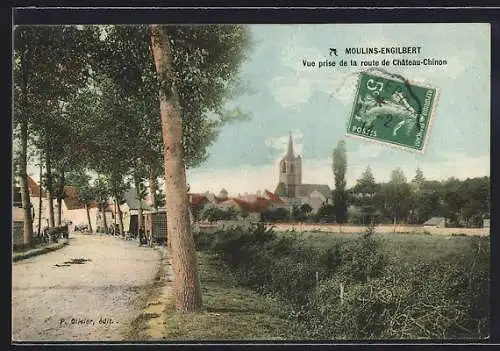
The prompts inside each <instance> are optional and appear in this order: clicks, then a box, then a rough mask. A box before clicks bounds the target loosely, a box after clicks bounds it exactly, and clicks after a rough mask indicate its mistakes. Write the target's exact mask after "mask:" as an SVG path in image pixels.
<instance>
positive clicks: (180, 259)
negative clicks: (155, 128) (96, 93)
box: [151, 25, 202, 312]
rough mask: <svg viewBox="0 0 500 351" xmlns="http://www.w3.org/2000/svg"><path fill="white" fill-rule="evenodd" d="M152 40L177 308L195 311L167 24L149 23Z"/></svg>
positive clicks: (196, 287)
mask: <svg viewBox="0 0 500 351" xmlns="http://www.w3.org/2000/svg"><path fill="white" fill-rule="evenodd" d="M151 43H152V45H151V46H152V51H153V57H154V61H155V65H156V71H157V74H158V77H159V80H160V96H159V98H160V111H161V124H162V136H163V144H164V162H165V190H166V191H165V194H166V197H167V199H168V201H167V204H166V206H167V223H168V226H167V232H168V235H167V238H168V240H169V242H170V245H171V255H172V268H173V272H174V276H175V280H174V282H175V295H176V305H177V309H178V310H180V311H182V312H191V311H198V310H200V308H201V306H202V297H201V286H200V281H199V277H198V264H197V259H196V248H195V243H194V238H193V234H192V231H191V225H190V222H189V212H188V197H187V186H186V169H185V164H184V159H183V150H182V144H181V138H182V122H181V115H180V107H179V100H178V96H177V92H176V90H175V87H174V85H173V81H172V67H171V52H170V45H169V37H168V34H167V28H166V26H161V25H151ZM167 183H168V186H167Z"/></svg>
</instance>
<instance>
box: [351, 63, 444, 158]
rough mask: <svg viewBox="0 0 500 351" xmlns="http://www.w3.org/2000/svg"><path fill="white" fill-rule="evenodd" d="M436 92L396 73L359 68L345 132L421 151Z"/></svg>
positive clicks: (431, 115)
mask: <svg viewBox="0 0 500 351" xmlns="http://www.w3.org/2000/svg"><path fill="white" fill-rule="evenodd" d="M437 95H438V90H437V88H433V87H426V86H422V85H419V84H415V83H412V82H409V81H408V80H406V79H405V78H403V77H400V76H398V75H391V76H389V74H382V73H371V72H370V73H366V72H361V73H360V74H359V80H358V86H357V89H356V94H355V98H354V103H353V107H352V111H351V115H350V119H349V123H348V127H347V135H348V136H356V137H361V138H366V139H369V140H375V141H378V142H382V143H387V144H392V145H393V146H399V147H402V148H405V149H408V150H412V151H418V152H424V148H425V143H426V141H427V136H428V132H429V126H430V123H431V119H432V117H433V112H434V110H435V106H436V101H437Z"/></svg>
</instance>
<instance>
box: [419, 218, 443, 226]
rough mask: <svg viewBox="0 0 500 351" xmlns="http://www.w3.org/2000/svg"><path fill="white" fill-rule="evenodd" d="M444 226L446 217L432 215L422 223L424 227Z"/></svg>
mask: <svg viewBox="0 0 500 351" xmlns="http://www.w3.org/2000/svg"><path fill="white" fill-rule="evenodd" d="M444 227H446V218H444V217H432V218H431V219H429V220H428V221H426V222H425V223H424V228H444Z"/></svg>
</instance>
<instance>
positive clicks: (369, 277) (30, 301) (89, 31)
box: [12, 23, 491, 343]
mask: <svg viewBox="0 0 500 351" xmlns="http://www.w3.org/2000/svg"><path fill="white" fill-rule="evenodd" d="M13 33H14V34H13V38H14V40H13V76H14V83H13V95H14V105H13V122H14V134H13V139H12V140H13V150H14V154H13V158H14V165H15V168H14V170H13V171H14V172H15V173H14V174H15V176H16V178H15V184H14V189H13V233H12V235H13V239H12V243H13V263H12V340H13V342H15V343H19V342H51V341H65V342H68V343H75V342H78V343H81V342H88V341H100V342H109V341H120V342H129V341H142V342H151V341H155V342H174V343H175V342H181V341H182V342H186V341H189V342H208V341H224V340H239V341H260V342H265V341H271V340H281V341H290V340H306V341H307V340H309V341H311V340H323V341H324V340H329V341H331V342H342V341H346V340H358V341H359V340H390V341H395V342H397V341H398V340H424V341H425V340H449V339H468V340H483V339H485V338H488V337H489V335H490V330H489V329H490V320H489V318H490V317H489V316H490V297H489V294H490V290H489V287H490V242H489V240H490V206H491V202H490V201H491V194H490V119H491V118H490V65H491V62H490V26H489V24H484V23H415V24H404V23H401V24H389V23H387V24H375V23H371V24H273V25H270V24H254V25H238V24H234V25H215V24H210V25H190V24H186V25H146V24H144V25H79V26H60V25H59V26H45V27H44V26H40V27H38V26H16V27H15V28H14V32H13Z"/></svg>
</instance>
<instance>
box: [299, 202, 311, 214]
mask: <svg viewBox="0 0 500 351" xmlns="http://www.w3.org/2000/svg"><path fill="white" fill-rule="evenodd" d="M300 209H301V211H302V212H303V213H304V214H305V215H306V216H308V215H309V214H310V213H311V212H312V210H313V208H312V207H311V205H309V204H303V205H302V206H300Z"/></svg>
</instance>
